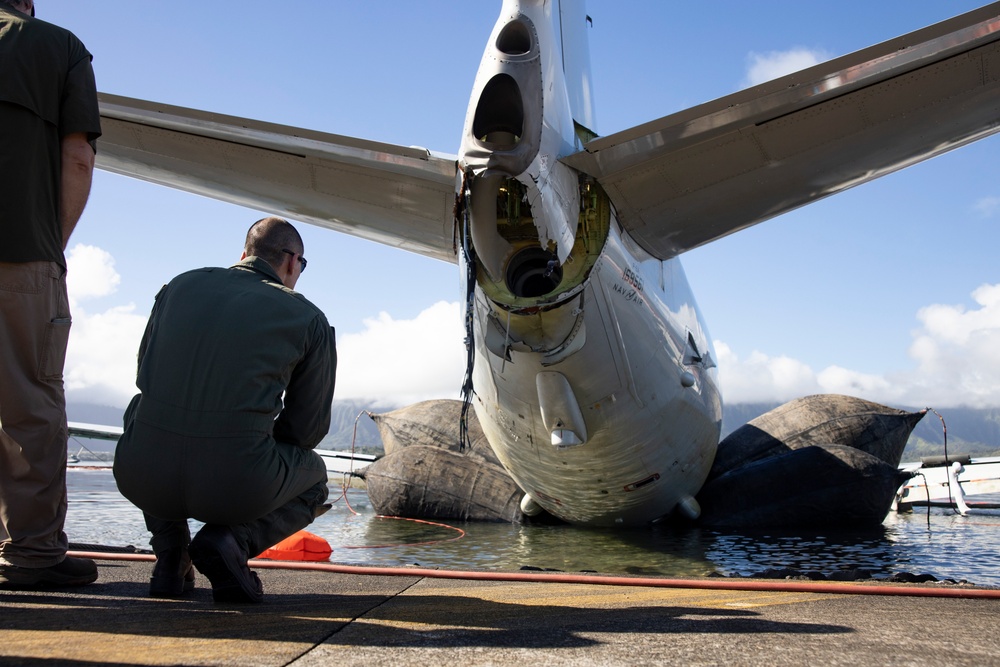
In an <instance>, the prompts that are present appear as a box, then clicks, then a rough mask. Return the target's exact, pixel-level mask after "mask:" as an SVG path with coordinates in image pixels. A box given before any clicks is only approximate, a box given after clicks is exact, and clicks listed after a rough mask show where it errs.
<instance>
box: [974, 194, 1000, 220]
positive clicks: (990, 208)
mask: <svg viewBox="0 0 1000 667" xmlns="http://www.w3.org/2000/svg"><path fill="white" fill-rule="evenodd" d="M973 208H974V209H975V211H976V213H978V214H979V215H980V216H981V217H983V218H992V217H993V216H995V215H997V214H1000V197H983V198H982V199H980V200H979V201H977V202H976V203H975V204H974V205H973Z"/></svg>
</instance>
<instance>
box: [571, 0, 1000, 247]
mask: <svg viewBox="0 0 1000 667" xmlns="http://www.w3.org/2000/svg"><path fill="white" fill-rule="evenodd" d="M998 130H1000V3H993V4H991V5H988V6H986V7H983V8H981V9H978V10H976V11H973V12H969V13H967V14H964V15H962V16H958V17H956V18H954V19H950V20H948V21H944V22H941V23H938V24H936V25H933V26H930V27H928V28H924V29H922V30H918V31H916V32H913V33H910V34H908V35H905V36H903V37H899V38H897V39H893V40H890V41H888V42H884V43H882V44H879V45H877V46H873V47H870V48H868V49H865V50H862V51H858V52H856V53H853V54H851V55H847V56H844V57H841V58H837V59H835V60H831V61H829V62H826V63H823V64H820V65H816V66H815V67H811V68H809V69H805V70H802V71H801V72H797V73H794V74H790V75H788V76H785V77H782V78H780V79H775V80H773V81H769V82H767V83H764V84H761V85H758V86H755V87H753V88H749V89H747V90H743V91H740V92H738V93H734V94H733V95H729V96H727V97H723V98H721V99H718V100H715V101H714V102H708V103H706V104H703V105H700V106H697V107H694V108H691V109H688V110H686V111H682V112H680V113H676V114H673V115H670V116H666V117H664V118H661V119H659V120H656V121H652V122H650V123H647V124H645V125H641V126H638V127H636V128H633V129H631V130H627V131H624V132H620V133H617V134H614V135H610V136H607V137H603V138H599V139H596V140H594V141H591V142H589V143H588V144H586V146H585V147H584V150H583V151H580V152H578V153H575V154H573V155H570V156H568V157H566V158H563V162H565V163H566V164H568V165H570V166H571V167H574V168H576V169H579V170H581V171H583V172H586V173H588V174H590V175H592V176H594V177H595V178H597V179H598V180H599V181H600V183H601V185H602V186H603V187H604V188H605V190H606V191H607V192H608V195H609V196H610V198H611V200H612V202H613V203H614V205H615V207H616V208H617V210H618V214H619V220H620V221H621V223H622V225H623V226H624V227H625V228H626V229H627V230H628V231H629V233H630V235H631V236H632V237H633V238H634V239H635V240H636V241H637V242H638V243H639V244H640V245H641V246H642V247H643V248H644V249H645V250H647V251H648V252H650V253H651V254H653V255H654V256H655V257H658V258H660V259H667V258H670V257H673V256H676V255H678V254H680V253H682V252H684V251H686V250H690V249H692V248H696V247H698V246H700V245H703V244H705V243H708V242H709V241H712V240H714V239H717V238H720V237H722V236H725V235H727V234H731V233H733V232H736V231H739V230H741V229H744V228H746V227H749V226H751V225H754V224H756V223H758V222H762V221H764V220H767V219H768V218H771V217H774V216H776V215H779V214H781V213H785V212H787V211H790V210H792V209H794V208H797V207H799V206H802V205H804V204H808V203H810V202H812V201H815V200H817V199H821V198H823V197H826V196H828V195H831V194H834V193H837V192H840V191H843V190H846V189H847V188H850V187H853V186H855V185H860V184H861V183H865V182H867V181H870V180H872V179H874V178H877V177H879V176H883V175H885V174H887V173H891V172H893V171H896V170H897V169H901V168H903V167H906V166H908V165H911V164H914V163H916V162H919V161H921V160H925V159H927V158H930V157H933V156H935V155H939V154H941V153H944V152H946V151H949V150H951V149H953V148H957V147H959V146H961V145H964V144H966V143H969V142H971V141H974V140H976V139H980V138H982V137H984V136H987V135H989V134H992V133H994V132H997V131H998Z"/></svg>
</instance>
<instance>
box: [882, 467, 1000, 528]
mask: <svg viewBox="0 0 1000 667" xmlns="http://www.w3.org/2000/svg"><path fill="white" fill-rule="evenodd" d="M899 469H900V470H902V471H905V472H910V473H913V477H911V478H910V479H909V480H907V481H906V482H905V483H904V484H903V485H902V486H900V487H899V491H897V493H896V500H895V502H894V503H893V509H894V510H897V511H899V510H905V509H908V508H910V507H912V506H914V505H943V506H949V507H955V508H957V509H958V510H959V512H960V513H961V514H967V513H968V512H969V510H970V509H975V505H972V506H970V504H969V501H968V500H967V498H968V497H969V496H980V495H984V494H991V493H1000V457H984V458H972V457H971V456H969V455H967V454H956V455H951V456H948V457H944V456H932V457H924V458H922V459H921V460H920V462H919V463H903V464H901V465H900V466H899ZM993 505H995V504H993ZM979 506H980V507H983V506H984V505H979Z"/></svg>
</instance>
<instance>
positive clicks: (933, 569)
mask: <svg viewBox="0 0 1000 667" xmlns="http://www.w3.org/2000/svg"><path fill="white" fill-rule="evenodd" d="M68 485H69V500H70V507H69V514H68V517H67V526H66V532H67V534H68V535H69V537H70V541H71V542H73V543H76V544H81V543H82V544H104V545H109V546H126V545H132V546H135V547H140V548H148V539H149V536H148V534H147V533H146V531H145V527H144V526H143V522H142V515H141V513H140V512H139V511H138V510H137V509H135V508H134V507H133V506H132V505H131V504H130V503H129V502H128V501H127V500H125V499H124V498H122V497H121V495H120V494H119V493H118V490H117V488H116V487H115V484H114V479H113V477H112V475H111V473H110V471H106V470H105V471H81V470H70V471H69V473H68ZM338 496H340V497H339V498H338ZM331 498H337V502H336V503H335V504H334V507H333V509H332V510H331V511H330V512H328V513H327V514H325V515H324V516H322V517H320V518H319V519H318V520H317V521H316V522H315V523H314V524H313V525H312V526H311V527H310V528H309V530H310V531H312V532H314V533H316V534H317V535H320V536H322V537H324V538H325V539H327V540H328V541H329V542H330V544H331V546H332V547H333V555H332V556H331V560H333V561H334V562H338V563H347V564H369V565H380V566H405V565H419V566H423V567H440V568H448V569H482V570H517V569H519V568H524V567H529V568H539V569H545V570H559V571H564V572H582V571H594V572H602V573H607V574H636V575H646V576H658V577H684V576H704V575H707V574H711V573H713V572H717V573H719V574H723V575H749V574H754V573H758V572H761V571H762V570H766V569H793V570H799V571H801V572H820V573H822V574H824V575H826V576H830V575H831V574H834V573H836V572H838V571H841V570H849V569H855V568H863V569H867V570H868V571H870V572H871V573H872V574H873V575H874V576H876V577H885V576H889V575H891V574H895V573H898V572H910V573H914V574H924V573H928V574H931V575H933V576H935V577H936V578H938V579H955V580H961V579H965V580H968V581H971V582H973V583H977V584H985V585H1000V548H998V547H1000V511H997V510H983V511H979V512H977V513H976V514H975V515H970V516H967V517H961V516H957V515H954V514H953V513H951V512H950V511H948V510H941V509H934V510H931V511H930V513H927V512H926V510H921V511H918V512H915V513H913V514H895V513H890V515H889V517H888V518H887V519H886V521H885V522H884V523H883V525H882V526H880V527H879V528H877V529H874V530H869V531H863V532H858V531H852V532H844V531H822V532H818V531H817V532H808V531H801V530H798V531H795V532H779V531H723V530H719V529H705V528H678V527H670V526H661V527H658V528H655V529H649V530H641V529H634V530H597V529H584V528H576V527H572V526H534V525H527V526H518V525H511V524H484V523H454V524H451V525H452V526H453V528H449V527H447V526H442V525H435V524H433V523H429V522H414V521H407V520H397V519H385V518H379V517H376V516H375V513H374V511H373V510H372V509H371V506H370V505H369V503H368V498H367V496H366V495H365V493H364V491H360V490H351V491H350V492H349V493H348V494H347V497H346V498H344V497H343V496H342V494H341V490H340V489H339V488H337V489H331ZM197 525H198V524H193V525H192V527H193V528H195V527H197ZM456 528H457V529H460V530H461V531H464V532H465V534H464V536H462V537H461V538H460V539H455V538H456V537H458V535H459V533H458V532H457V531H456V530H455V529H456Z"/></svg>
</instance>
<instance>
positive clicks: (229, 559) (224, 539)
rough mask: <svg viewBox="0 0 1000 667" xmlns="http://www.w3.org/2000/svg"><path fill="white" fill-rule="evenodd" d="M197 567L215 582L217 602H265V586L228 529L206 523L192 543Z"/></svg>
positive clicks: (213, 586)
mask: <svg viewBox="0 0 1000 667" xmlns="http://www.w3.org/2000/svg"><path fill="white" fill-rule="evenodd" d="M190 550H191V558H192V559H193V560H194V564H195V567H197V568H198V571H199V572H201V573H202V574H203V575H205V576H206V577H208V580H209V581H211V582H212V597H213V598H214V599H215V601H216V602H223V603H227V602H262V601H263V600H264V587H263V586H262V585H261V583H260V579H259V578H258V577H257V573H256V572H254V571H252V570H251V569H250V568H249V567H247V559H248V556H247V553H246V551H244V550H243V548H242V547H241V546H240V545H239V543H238V542H237V541H236V538H235V537H234V536H233V531H232V529H231V528H230V527H229V526H223V525H219V524H206V525H205V527H203V528H202V529H201V530H199V531H198V534H197V535H195V536H194V539H193V540H191V545H190Z"/></svg>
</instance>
